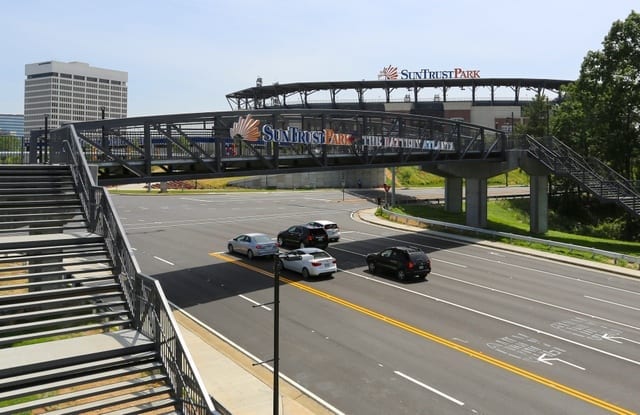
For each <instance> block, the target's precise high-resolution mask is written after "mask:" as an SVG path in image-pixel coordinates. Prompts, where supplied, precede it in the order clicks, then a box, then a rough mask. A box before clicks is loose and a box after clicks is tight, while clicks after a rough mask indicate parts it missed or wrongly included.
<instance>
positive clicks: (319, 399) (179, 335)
mask: <svg viewBox="0 0 640 415" xmlns="http://www.w3.org/2000/svg"><path fill="white" fill-rule="evenodd" d="M169 304H170V305H171V307H173V308H175V309H176V310H179V311H180V312H181V313H182V314H184V315H185V316H187V317H189V319H191V320H193V321H195V322H196V323H198V324H199V325H200V326H201V327H203V328H204V329H205V330H207V331H208V332H210V333H213V335H215V336H217V337H219V338H220V339H222V340H223V341H224V342H225V343H228V344H230V345H231V346H232V347H233V348H235V349H236V350H238V351H240V353H242V354H244V355H245V356H247V357H248V358H249V359H251V360H253V361H254V362H262V361H263V360H264V359H258V357H257V356H254V355H253V354H251V353H249V351H248V350H246V349H243V348H242V347H240V345H238V344H237V343H234V342H233V341H231V339H229V338H227V337H226V336H224V335H223V334H222V333H220V332H219V331H217V330H214V329H213V328H211V327H209V326H207V325H206V324H204V322H203V321H201V320H199V319H197V318H196V316H194V315H191V314H189V313H188V312H187V311H186V310H183V309H182V308H180V307H178V306H177V305H176V304H174V303H172V302H169ZM176 335H177V336H178V337H180V340H181V342H182V344H187V343H186V342H185V341H184V339H183V337H182V334H180V333H179V332H178V333H176ZM185 353H187V354H188V353H189V351H188V350H186V351H185ZM189 359H190V360H191V361H193V359H191V357H189ZM261 366H262V367H266V368H267V369H268V370H270V371H272V372H273V367H272V366H270V365H269V364H267V363H264V364H262V365H261ZM278 375H279V376H280V378H282V379H284V380H285V381H287V382H289V383H290V384H292V385H293V386H295V387H296V388H298V389H300V391H302V392H303V393H304V394H305V395H308V396H310V397H311V398H312V399H314V400H315V401H317V402H319V403H320V404H321V405H323V406H324V407H325V408H327V409H329V410H330V411H332V412H333V413H334V414H335V415H346V414H345V413H344V412H342V411H340V410H339V409H338V408H336V407H335V406H333V405H331V404H330V403H329V402H327V401H325V400H324V399H322V398H321V397H319V396H318V395H316V394H315V393H313V392H311V391H310V390H308V389H307V388H305V387H304V386H302V385H301V384H299V383H298V382H296V381H295V380H293V379H291V378H290V377H288V376H287V375H285V374H284V373H282V371H280V373H278Z"/></svg>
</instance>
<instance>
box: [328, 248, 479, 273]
mask: <svg viewBox="0 0 640 415" xmlns="http://www.w3.org/2000/svg"><path fill="white" fill-rule="evenodd" d="M330 247H331V249H335V250H336V251H341V252H347V253H349V254H352V255H358V256H361V257H366V256H367V254H361V253H360V252H355V251H350V250H348V249H342V248H338V247H336V246H335V245H330ZM429 258H431V260H432V261H437V262H442V263H444V264H449V265H453V266H454V267H460V268H468V267H467V266H466V265H462V264H456V263H455V262H449V261H443V260H441V259H436V258H433V257H429Z"/></svg>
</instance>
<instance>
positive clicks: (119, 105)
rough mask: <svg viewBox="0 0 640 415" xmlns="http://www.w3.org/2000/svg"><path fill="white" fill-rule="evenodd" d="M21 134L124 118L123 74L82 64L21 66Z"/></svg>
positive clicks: (33, 64)
mask: <svg viewBox="0 0 640 415" xmlns="http://www.w3.org/2000/svg"><path fill="white" fill-rule="evenodd" d="M25 75H26V79H25V83H24V130H25V135H26V136H29V133H30V131H31V130H40V129H44V127H45V118H46V120H47V128H48V129H54V128H57V127H59V126H61V125H62V124H65V123H70V122H78V121H93V120H98V119H101V118H102V117H103V116H104V118H105V119H109V118H125V117H126V116H127V80H128V74H127V72H123V71H115V70H111V69H103V68H94V67H92V66H89V64H87V63H83V62H57V61H47V62H40V63H31V64H27V65H25Z"/></svg>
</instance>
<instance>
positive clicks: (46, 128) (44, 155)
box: [40, 114, 49, 164]
mask: <svg viewBox="0 0 640 415" xmlns="http://www.w3.org/2000/svg"><path fill="white" fill-rule="evenodd" d="M48 146H49V114H44V143H43V145H42V148H41V150H40V151H41V153H40V161H42V162H44V163H45V164H46V163H47V162H48V160H47V147H48Z"/></svg>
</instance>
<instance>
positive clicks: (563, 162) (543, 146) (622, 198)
mask: <svg viewBox="0 0 640 415" xmlns="http://www.w3.org/2000/svg"><path fill="white" fill-rule="evenodd" d="M526 139H527V142H528V152H529V154H531V155H532V156H533V157H535V158H536V159H537V160H538V161H540V162H541V163H542V164H544V165H545V166H546V167H547V168H549V169H550V170H551V171H553V172H554V173H556V174H559V175H565V176H569V177H571V178H572V179H573V180H575V181H576V182H578V183H579V184H580V185H581V186H583V187H584V188H586V189H587V190H588V191H590V192H591V193H593V194H594V195H596V196H598V197H600V198H601V199H607V200H615V201H616V202H617V203H618V204H619V205H621V206H622V207H624V208H625V209H627V210H628V211H630V212H632V213H634V214H636V215H640V194H638V193H637V192H636V191H635V190H634V188H633V186H632V185H631V184H630V181H629V180H627V179H625V178H623V177H622V176H621V175H620V174H619V173H617V172H615V171H614V170H612V169H611V168H609V167H608V166H606V165H605V164H604V163H602V162H601V161H599V160H598V161H597V163H596V162H594V161H593V160H591V162H590V161H588V160H587V159H585V158H583V157H582V156H581V155H580V154H578V153H576V152H575V151H574V150H572V149H571V148H570V147H569V146H567V145H566V144H564V143H563V142H562V141H560V140H558V139H557V138H555V137H544V138H543V139H542V142H540V141H538V140H536V139H535V138H533V137H531V136H527V137H526ZM602 173H604V176H603V174H602ZM612 196H613V197H612Z"/></svg>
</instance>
